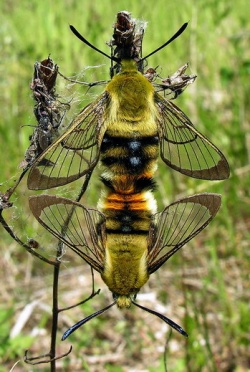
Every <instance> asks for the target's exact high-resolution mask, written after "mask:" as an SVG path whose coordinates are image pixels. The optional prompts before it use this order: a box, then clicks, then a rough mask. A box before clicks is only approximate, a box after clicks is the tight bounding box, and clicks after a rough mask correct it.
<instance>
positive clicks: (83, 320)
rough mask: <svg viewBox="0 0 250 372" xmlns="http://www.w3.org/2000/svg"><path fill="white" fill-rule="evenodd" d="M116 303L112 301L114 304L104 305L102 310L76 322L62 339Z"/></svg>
mask: <svg viewBox="0 0 250 372" xmlns="http://www.w3.org/2000/svg"><path fill="white" fill-rule="evenodd" d="M115 304H116V301H115V302H112V304H110V305H108V306H106V307H104V309H101V310H98V311H97V312H95V313H94V314H91V315H89V316H87V317H86V318H84V319H82V320H80V321H79V322H77V323H76V324H74V325H73V326H72V327H70V328H69V329H68V330H67V331H66V332H64V334H63V336H62V341H64V340H66V338H67V337H68V336H69V335H71V333H73V332H75V331H76V330H77V329H78V328H79V327H81V326H82V325H83V324H85V323H87V322H88V321H89V320H91V319H93V318H95V317H96V316H98V315H100V314H102V313H104V312H105V311H106V310H108V309H110V308H111V307H112V306H114V305H115Z"/></svg>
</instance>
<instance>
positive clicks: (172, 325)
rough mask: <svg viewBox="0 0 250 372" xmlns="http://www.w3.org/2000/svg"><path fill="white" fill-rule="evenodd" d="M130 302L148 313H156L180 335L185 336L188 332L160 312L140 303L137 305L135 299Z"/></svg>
mask: <svg viewBox="0 0 250 372" xmlns="http://www.w3.org/2000/svg"><path fill="white" fill-rule="evenodd" d="M132 303H133V304H134V305H135V306H137V307H139V308H140V309H142V310H145V311H147V312H148V313H150V314H153V315H156V316H158V318H160V319H161V320H163V321H164V322H165V323H167V324H168V325H170V327H172V328H174V329H175V330H176V331H178V332H179V333H180V334H181V335H182V336H185V337H188V334H187V333H186V332H185V331H184V329H183V328H181V327H180V326H179V325H178V324H176V323H175V322H173V320H171V319H169V318H167V317H166V316H165V315H163V314H160V313H157V312H156V311H154V310H151V309H148V308H147V307H144V306H141V305H138V304H137V303H136V302H135V301H133V300H132Z"/></svg>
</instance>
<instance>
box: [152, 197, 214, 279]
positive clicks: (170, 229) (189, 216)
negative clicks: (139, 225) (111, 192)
mask: <svg viewBox="0 0 250 372" xmlns="http://www.w3.org/2000/svg"><path fill="white" fill-rule="evenodd" d="M220 205H221V196H220V195H218V194H209V193H204V194H197V195H193V196H190V197H187V198H184V199H180V200H178V201H176V202H174V203H172V204H170V205H169V206H168V207H166V208H165V209H164V210H163V211H162V212H161V213H156V214H155V215H154V218H153V220H152V223H151V227H150V230H149V239H148V241H149V252H148V271H149V274H152V273H153V272H154V271H156V270H157V269H158V268H159V267H160V266H161V265H162V264H164V262H166V261H167V260H168V259H169V258H170V257H171V256H172V255H173V254H174V253H175V252H177V251H178V250H179V249H180V248H181V247H183V245H184V244H186V243H187V242H188V241H189V240H191V239H192V238H193V237H194V236H196V235H197V234H199V232H201V231H202V230H203V229H204V228H205V227H206V226H207V225H208V224H209V223H210V222H211V220H212V219H213V218H214V217H215V215H216V213H217V212H218V210H219V208H220ZM166 248H170V250H169V251H167V252H166Z"/></svg>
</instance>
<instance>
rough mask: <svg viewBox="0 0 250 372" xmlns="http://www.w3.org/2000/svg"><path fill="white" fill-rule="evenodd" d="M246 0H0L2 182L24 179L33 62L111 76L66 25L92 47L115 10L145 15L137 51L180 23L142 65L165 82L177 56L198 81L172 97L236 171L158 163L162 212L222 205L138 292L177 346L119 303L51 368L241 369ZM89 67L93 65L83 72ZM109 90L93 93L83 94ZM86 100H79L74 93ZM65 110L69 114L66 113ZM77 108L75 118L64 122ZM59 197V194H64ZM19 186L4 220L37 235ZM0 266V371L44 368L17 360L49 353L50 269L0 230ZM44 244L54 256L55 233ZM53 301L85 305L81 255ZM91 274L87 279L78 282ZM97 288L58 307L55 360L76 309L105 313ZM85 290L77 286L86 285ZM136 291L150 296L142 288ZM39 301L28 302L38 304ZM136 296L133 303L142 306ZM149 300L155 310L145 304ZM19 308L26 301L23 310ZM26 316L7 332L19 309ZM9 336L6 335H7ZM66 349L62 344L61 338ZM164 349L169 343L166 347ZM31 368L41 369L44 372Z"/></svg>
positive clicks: (248, 113) (64, 91)
mask: <svg viewBox="0 0 250 372" xmlns="http://www.w3.org/2000/svg"><path fill="white" fill-rule="evenodd" d="M247 5H248V3H247V1H246V0H238V1H237V2H236V1H232V0H229V1H226V0H221V1H215V0H207V1H205V0H200V1H195V0H187V1H185V2H183V1H181V0H176V1H174V2H173V1H168V2H167V1H165V0H156V1H155V2H154V3H152V2H149V1H146V0H144V1H140V2H138V1H131V0H126V1H125V0H124V1H123V0H117V1H116V2H114V1H112V0H103V1H98V2H97V1H90V0H85V1H82V2H79V1H76V0H65V1H64V2H61V1H60V2H59V1H58V0H55V1H49V0H44V1H38V0H33V1H32V2H31V1H28V0H22V2H18V1H17V0H10V1H8V2H3V1H2V2H1V3H0V14H1V23H0V35H1V45H0V48H1V59H0V104H1V118H0V149H1V156H0V170H1V172H0V185H1V191H5V190H6V189H7V188H8V187H9V186H11V185H12V184H13V182H14V180H15V179H16V178H17V177H18V174H20V169H18V165H19V164H20V162H21V161H22V160H23V156H24V153H25V150H26V149H27V147H28V145H29V135H30V134H31V133H32V128H31V127H29V126H32V125H35V118H34V116H33V100H32V95H31V91H30V88H29V84H30V82H31V78H32V75H33V65H34V62H35V61H40V60H43V59H45V58H47V56H48V55H49V54H50V56H51V58H52V59H53V60H54V61H55V62H56V63H57V64H58V65H59V66H60V71H61V72H62V73H63V74H64V75H66V76H75V75H76V74H80V75H77V77H78V78H79V76H80V78H81V79H82V80H85V81H98V80H105V79H108V78H109V61H107V59H105V57H103V56H101V55H100V54H98V53H96V52H95V51H93V50H91V49H90V48H88V47H87V46H86V45H83V44H82V43H80V41H79V40H77V39H76V38H75V37H74V35H73V34H72V33H71V32H70V30H69V27H68V25H69V24H73V25H74V26H75V27H76V28H77V29H78V30H79V32H81V34H82V35H84V36H85V37H86V38H87V39H88V40H89V41H90V42H91V43H92V44H94V45H95V46H97V47H98V48H100V49H101V50H103V51H105V52H107V53H109V48H108V47H107V46H106V45H105V43H106V42H107V41H109V40H110V38H111V35H112V25H113V23H114V21H115V15H116V13H117V11H119V10H128V11H130V12H131V13H132V15H133V16H134V17H136V18H138V19H143V20H146V21H148V27H147V30H146V34H145V38H144V43H143V53H144V55H146V54H148V53H149V52H151V51H152V50H153V49H155V48H156V47H158V46H159V45H161V44H163V43H164V42H165V41H166V40H167V39H168V38H169V37H170V36H172V35H173V34H174V33H175V32H176V30H177V29H179V27H180V26H181V25H182V24H183V23H184V22H186V21H189V27H188V29H187V30H186V31H185V33H184V34H182V35H181V37H180V38H179V39H177V40H176V41H175V42H174V43H172V44H171V45H170V46H168V47H167V48H166V49H163V50H162V51H160V52H159V53H157V54H156V55H154V56H152V57H151V58H150V59H149V61H148V64H149V66H152V67H155V66H158V65H159V66H160V69H161V75H162V76H164V77H165V76H167V75H169V74H172V73H173V72H175V71H176V70H177V69H178V68H179V67H180V66H182V65H183V64H184V63H185V62H187V61H189V63H190V73H194V74H197V75H198V78H197V81H196V82H195V84H193V85H192V86H190V87H189V88H188V89H187V90H186V91H185V92H184V94H182V95H181V97H179V98H178V100H177V101H175V103H176V104H177V105H178V106H179V107H180V108H182V110H183V111H184V112H185V113H186V114H187V116H188V117H189V118H190V119H191V120H192V122H193V123H194V124H195V125H196V127H197V128H198V130H199V131H200V132H201V133H203V134H204V135H206V136H207V137H208V138H209V139H210V140H211V141H212V142H213V143H214V144H215V145H217V146H218V147H219V148H220V150H221V151H222V152H223V153H224V154H225V155H226V157H227V159H228V162H229V164H230V168H231V177H230V179H229V180H227V181H223V182H207V181H200V180H194V179H189V178H186V177H184V176H181V175H179V174H177V173H176V172H174V171H172V170H170V169H167V168H166V167H165V166H164V165H162V164H160V166H159V171H158V176H157V182H158V185H159V187H158V191H157V197H158V203H159V208H161V207H162V206H163V205H167V204H168V203H169V202H170V201H173V200H176V199H177V198H178V197H181V196H185V195H191V194H193V193H196V192H218V193H221V194H222V196H223V205H222V208H221V210H220V212H219V214H218V216H217V217H216V219H215V220H214V221H213V223H212V224H211V225H210V226H209V227H208V229H207V230H205V231H204V232H202V234H201V235H200V236H198V237H197V238H196V239H195V240H194V242H192V243H190V244H188V246H187V247H186V248H184V249H183V250H182V252H179V253H178V254H177V255H176V257H173V259H171V260H170V261H169V262H168V264H167V265H165V266H164V267H163V268H162V269H161V270H159V272H157V273H156V274H154V275H153V276H152V278H151V279H150V281H149V283H148V284H147V285H146V286H145V288H143V292H148V297H147V299H146V300H145V301H143V303H144V302H145V303H148V306H149V307H151V308H155V309H156V310H158V311H161V312H163V313H164V314H166V315H167V316H168V317H170V318H172V319H173V320H175V321H177V322H178V323H179V324H181V325H183V328H184V329H185V330H186V331H187V332H188V333H189V339H188V340H184V339H182V337H181V336H179V335H178V334H177V333H175V332H173V333H171V334H169V332H170V330H169V329H168V328H167V327H165V325H163V324H162V323H161V322H160V320H158V319H155V318H154V317H152V316H150V315H149V314H144V313H143V312H141V311H140V310H139V309H131V310H129V311H126V312H120V311H118V310H117V309H114V308H113V309H112V311H110V312H108V313H107V314H104V315H102V316H101V317H100V318H97V319H94V320H92V321H91V322H89V323H88V324H86V326H84V327H83V329H80V330H79V331H78V332H76V333H75V334H74V335H72V337H71V339H70V343H72V345H73V352H72V353H71V354H70V355H69V357H67V358H66V359H65V360H60V361H59V362H58V370H59V371H70V370H73V369H72V368H74V370H75V371H76V370H79V371H82V370H84V371H85V370H86V371H97V370H98V371H99V370H105V371H110V372H111V371H112V372H113V371H115V372H118V371H132V370H136V371H142V370H143V371H155V370H157V371H163V370H164V362H163V355H164V350H165V356H166V363H167V366H168V371H170V372H171V371H175V372H178V371H192V372H194V371H240V372H241V371H247V370H249V368H250V357H249V355H250V352H249V344H250V340H249V299H250V294H249V252H250V250H249V236H250V232H249V231H250V120H249V118H250V104H249V97H250V84H249V81H250V48H249V43H250V26H249V11H248V6H247ZM88 66H99V67H98V68H89V69H87V70H84V68H86V67H88ZM74 89H75V90H76V91H77V96H76V97H78V101H80V102H79V105H84V104H86V102H87V99H88V96H86V100H85V96H84V94H85V91H84V89H83V88H82V87H79V86H78V87H76V86H73V87H69V86H68V85H67V84H66V83H65V81H64V80H63V79H59V81H58V91H59V93H60V95H61V96H62V98H63V99H65V100H67V99H68V100H70V99H71V98H72V94H73V93H72V91H74ZM98 89H99V92H100V91H101V90H102V89H104V88H103V87H101V88H97V89H94V90H91V91H90V94H91V96H90V97H92V96H93V95H95V94H97V93H98ZM81 96H82V97H84V98H82V99H80V98H79V97H81ZM73 113H74V111H73ZM73 113H72V115H73ZM97 182H98V181H97V178H94V179H93V181H92V183H91V187H90V190H89V195H90V196H89V198H88V199H86V200H88V203H90V204H91V205H92V206H94V205H95V204H94V203H95V202H96V200H97V198H98V193H99V186H98V184H97ZM60 192H62V193H63V191H60ZM27 197H28V192H27V190H26V183H25V181H24V182H23V183H22V184H21V185H20V188H19V190H18V191H17V193H16V194H15V197H14V199H13V200H12V201H13V202H14V205H15V208H13V209H10V210H9V211H7V212H6V213H7V214H8V213H9V217H10V221H11V224H13V226H15V229H16V230H15V231H16V232H17V233H20V234H21V235H22V236H24V237H25V236H26V238H27V237H29V236H33V235H32V234H33V230H34V229H35V228H37V224H36V222H35V221H34V219H33V218H32V216H30V215H29V211H28V207H27ZM0 234H1V256H0V265H1V267H2V270H1V274H0V279H1V287H0V288H1V289H0V300H1V301H0V302H1V306H0V335H1V336H0V338H1V342H0V365H1V366H0V372H2V371H8V370H10V368H11V367H13V366H14V364H15V363H16V362H17V365H16V367H15V368H14V369H13V370H14V371H23V370H27V371H28V370H29V371H34V370H43V371H47V370H49V368H48V367H45V366H41V367H39V366H36V369H33V368H32V367H31V366H28V365H25V364H24V363H23V361H22V359H23V355H24V351H25V350H26V349H28V348H31V354H32V355H37V354H43V353H46V352H47V351H48V345H49V342H50V341H49V332H50V325H51V324H50V319H51V318H50V314H51V310H50V306H51V285H52V270H51V268H50V267H48V266H46V265H45V264H44V263H42V262H40V261H39V260H37V259H34V258H33V257H31V256H30V255H28V253H27V252H26V251H25V250H24V249H23V248H22V247H19V246H18V245H17V244H16V243H15V242H14V241H13V240H12V239H11V238H10V237H9V236H8V235H7V233H6V232H5V231H4V230H3V229H2V227H0ZM37 234H41V235H44V236H45V237H46V239H47V240H48V246H49V249H50V251H49V253H48V255H54V254H55V252H54V251H53V248H51V247H53V239H52V238H51V236H50V235H49V234H48V235H46V234H45V233H44V232H43V231H42V230H41V232H40V233H37ZM63 266H64V267H63V272H62V276H61V288H60V294H61V298H60V301H61V303H62V305H64V306H70V305H72V304H74V303H76V302H77V301H80V300H81V299H82V298H84V297H87V296H88V294H89V293H90V291H91V289H90V287H91V278H90V272H89V270H88V267H87V265H84V264H83V263H82V262H81V260H80V259H79V258H78V257H75V256H74V255H71V256H70V255H69V258H68V256H67V258H65V261H64V265H63ZM85 272H86V274H85ZM96 282H97V286H100V287H101V288H102V292H101V294H100V295H99V296H98V297H95V298H94V299H93V300H91V301H90V302H89V303H88V304H87V305H84V306H81V307H79V308H77V309H74V311H73V310H71V311H69V312H66V313H63V315H62V324H61V326H60V329H59V337H58V354H60V353H61V352H65V351H66V350H67V346H68V345H69V344H70V343H68V344H66V345H64V344H63V345H62V343H61V341H60V336H61V334H62V332H63V331H64V330H65V328H67V326H70V325H72V324H74V322H75V321H77V320H79V319H81V318H82V317H83V314H85V315H88V314H90V313H91V312H93V311H95V310H97V309H99V308H101V307H102V306H103V307H104V306H105V305H106V304H107V303H108V301H110V294H109V293H108V291H107V290H106V289H105V288H104V286H103V285H102V282H101V280H100V278H99V277H98V276H96ZM85 286H86V288H85ZM144 290H145V291H144ZM36 301H37V302H36ZM141 302H142V301H141ZM152 302H153V303H152ZM28 305H32V306H30V307H29V308H27V306H28ZM25 309H26V310H27V312H28V314H29V316H27V319H26V322H25V323H24V324H23V326H22V327H21V329H19V330H16V329H15V328H14V327H15V325H16V324H17V323H18V319H19V317H20V315H21V314H22V312H23V311H24V310H25ZM13 329H15V332H14V331H13ZM167 339H168V343H167V345H166V340H167ZM65 342H66V341H65ZM165 346H166V347H165ZM39 368H40V369H39Z"/></svg>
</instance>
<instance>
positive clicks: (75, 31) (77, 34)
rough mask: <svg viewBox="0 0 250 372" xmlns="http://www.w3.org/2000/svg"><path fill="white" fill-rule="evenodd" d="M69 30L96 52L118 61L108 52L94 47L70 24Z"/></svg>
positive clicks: (118, 61)
mask: <svg viewBox="0 0 250 372" xmlns="http://www.w3.org/2000/svg"><path fill="white" fill-rule="evenodd" d="M69 27H70V29H71V31H72V32H73V34H75V36H76V37H78V39H80V40H81V41H82V42H83V43H84V44H86V45H88V46H89V47H90V48H92V49H94V50H96V51H97V52H99V53H100V54H102V55H104V56H105V57H107V58H109V59H111V61H115V62H117V63H120V60H119V59H118V58H115V57H110V56H109V55H108V54H106V53H104V52H103V51H102V50H100V49H98V48H96V47H95V46H94V45H93V44H91V43H90V42H89V41H88V40H86V39H85V38H84V37H83V36H82V35H81V34H80V33H79V32H78V31H77V30H76V29H75V27H74V26H72V25H70V26H69Z"/></svg>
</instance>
